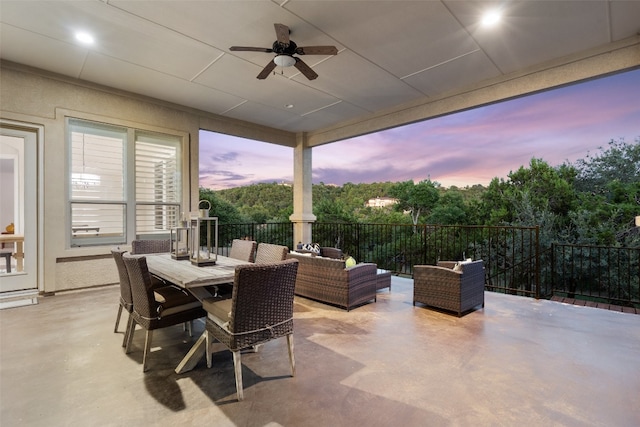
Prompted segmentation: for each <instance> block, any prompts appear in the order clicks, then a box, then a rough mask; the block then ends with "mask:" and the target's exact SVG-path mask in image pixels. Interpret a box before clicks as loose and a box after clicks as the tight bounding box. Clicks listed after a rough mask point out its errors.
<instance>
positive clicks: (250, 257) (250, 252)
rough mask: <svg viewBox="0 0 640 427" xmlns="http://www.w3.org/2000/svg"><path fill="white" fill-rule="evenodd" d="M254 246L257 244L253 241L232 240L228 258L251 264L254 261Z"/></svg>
mask: <svg viewBox="0 0 640 427" xmlns="http://www.w3.org/2000/svg"><path fill="white" fill-rule="evenodd" d="M256 246H257V243H256V242H255V241H253V240H240V239H233V242H231V251H230V252H229V258H235V259H239V260H242V261H247V262H253V261H254V259H255V258H254V256H255V253H256Z"/></svg>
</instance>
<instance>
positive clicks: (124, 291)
mask: <svg viewBox="0 0 640 427" xmlns="http://www.w3.org/2000/svg"><path fill="white" fill-rule="evenodd" d="M126 252H127V251H126V250H121V249H112V250H111V255H112V256H113V259H114V260H115V262H116V267H117V269H118V276H119V280H120V301H119V305H118V315H117V316H116V325H115V327H114V328H113V332H114V333H117V332H118V326H119V325H120V318H121V317H122V310H123V309H124V310H126V312H127V313H128V314H129V318H128V320H127V327H126V329H125V332H124V338H123V340H122V346H123V347H124V346H126V344H127V342H128V338H129V334H133V332H134V330H135V328H132V327H131V324H132V320H133V319H132V317H131V312H132V311H133V297H132V295H131V282H130V281H129V273H128V272H127V267H126V266H125V265H124V260H123V259H122V255H123V254H124V253H126ZM151 287H152V289H153V292H154V296H155V298H156V299H157V300H158V301H160V302H162V301H164V300H166V299H167V298H169V299H172V298H174V295H177V294H180V295H182V294H185V291H184V290H182V289H180V288H179V287H178V286H176V285H165V282H163V281H158V280H155V277H153V276H152V278H151ZM194 299H195V298H194ZM184 329H186V330H188V332H189V336H191V335H192V334H191V322H186V324H185V327H184Z"/></svg>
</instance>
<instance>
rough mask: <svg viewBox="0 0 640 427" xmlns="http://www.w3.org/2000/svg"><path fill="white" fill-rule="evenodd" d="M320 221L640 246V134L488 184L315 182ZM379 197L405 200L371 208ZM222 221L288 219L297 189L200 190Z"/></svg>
mask: <svg viewBox="0 0 640 427" xmlns="http://www.w3.org/2000/svg"><path fill="white" fill-rule="evenodd" d="M312 191H313V211H314V215H316V217H317V221H318V222H324V223H377V224H380V223H383V224H414V225H415V224H419V223H420V224H443V225H514V226H539V227H540V239H541V242H540V243H541V244H542V245H543V247H544V246H547V245H550V244H551V243H572V244H583V245H606V246H627V247H637V246H640V231H639V230H640V228H639V227H637V226H636V224H635V221H636V219H635V218H636V217H638V216H640V137H637V138H636V139H635V141H634V142H633V143H628V142H625V140H624V139H619V140H611V141H610V142H609V143H608V146H607V147H605V148H601V150H600V152H599V153H597V154H593V155H592V154H590V153H587V155H586V156H585V157H584V158H583V159H580V160H578V161H576V162H575V163H568V162H565V163H563V164H562V165H559V166H551V165H549V163H548V162H546V161H544V160H543V159H542V158H532V159H531V161H530V163H529V165H528V166H521V167H520V168H519V169H518V170H516V171H512V172H510V173H509V175H508V176H507V178H506V179H504V178H493V180H492V181H491V183H490V184H489V185H488V186H487V187H485V186H482V185H473V186H467V187H464V188H458V187H455V186H452V187H448V188H444V187H442V186H441V185H440V184H439V183H438V182H435V181H431V180H429V179H427V180H424V181H420V182H418V183H414V182H413V181H403V182H380V183H372V184H353V183H346V184H344V185H342V186H335V185H329V184H324V183H320V184H314V185H313V187H312ZM376 197H391V198H395V199H397V200H398V203H397V204H394V205H392V206H387V207H367V206H366V202H367V201H368V200H369V199H374V198H376ZM200 199H201V200H202V199H206V200H209V201H210V202H211V204H212V215H216V216H218V218H219V219H220V222H221V223H246V222H253V223H268V222H288V221H289V216H290V215H291V214H292V213H293V189H292V187H291V186H288V185H282V184H277V183H270V184H267V183H262V184H254V185H250V186H245V187H237V188H231V189H226V190H219V191H213V190H210V189H205V188H200Z"/></svg>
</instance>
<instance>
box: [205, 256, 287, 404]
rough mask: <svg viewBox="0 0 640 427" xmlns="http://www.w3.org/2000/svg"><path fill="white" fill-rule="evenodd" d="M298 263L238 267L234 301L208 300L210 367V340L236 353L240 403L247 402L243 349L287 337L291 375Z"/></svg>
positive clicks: (235, 366) (233, 294) (206, 304)
mask: <svg viewBox="0 0 640 427" xmlns="http://www.w3.org/2000/svg"><path fill="white" fill-rule="evenodd" d="M297 272H298V260H295V259H290V260H286V261H281V262H277V263H271V264H255V265H246V266H238V267H236V272H235V278H234V285H233V293H232V297H231V299H221V300H220V299H205V300H204V301H203V303H202V305H203V307H204V309H205V310H206V311H207V313H208V316H207V321H206V331H207V332H206V342H207V344H206V348H207V367H209V368H210V367H211V352H210V350H209V349H210V348H211V346H210V344H211V338H215V339H217V340H218V341H220V342H221V343H222V344H224V345H225V346H226V347H227V348H228V349H229V350H231V352H232V353H233V365H234V368H235V377H236V393H237V396H238V400H243V399H244V393H243V387H242V362H241V358H240V350H242V349H246V348H250V347H254V346H256V345H258V344H262V343H264V342H267V341H270V340H273V339H276V338H281V337H285V336H286V337H287V343H288V346H289V362H290V365H291V376H294V375H295V359H294V357H293V290H294V287H295V283H296V274H297Z"/></svg>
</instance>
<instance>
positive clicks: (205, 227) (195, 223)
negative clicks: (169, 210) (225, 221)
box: [189, 216, 218, 266]
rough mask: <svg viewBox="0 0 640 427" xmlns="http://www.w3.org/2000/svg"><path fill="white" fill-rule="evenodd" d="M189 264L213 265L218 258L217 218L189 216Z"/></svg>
mask: <svg viewBox="0 0 640 427" xmlns="http://www.w3.org/2000/svg"><path fill="white" fill-rule="evenodd" d="M189 228H190V233H191V251H190V252H191V255H190V259H191V264H195V265H197V266H203V265H213V264H215V263H216V261H217V260H218V218H217V217H210V218H205V217H200V216H198V217H197V218H191V225H190V227H189Z"/></svg>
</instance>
